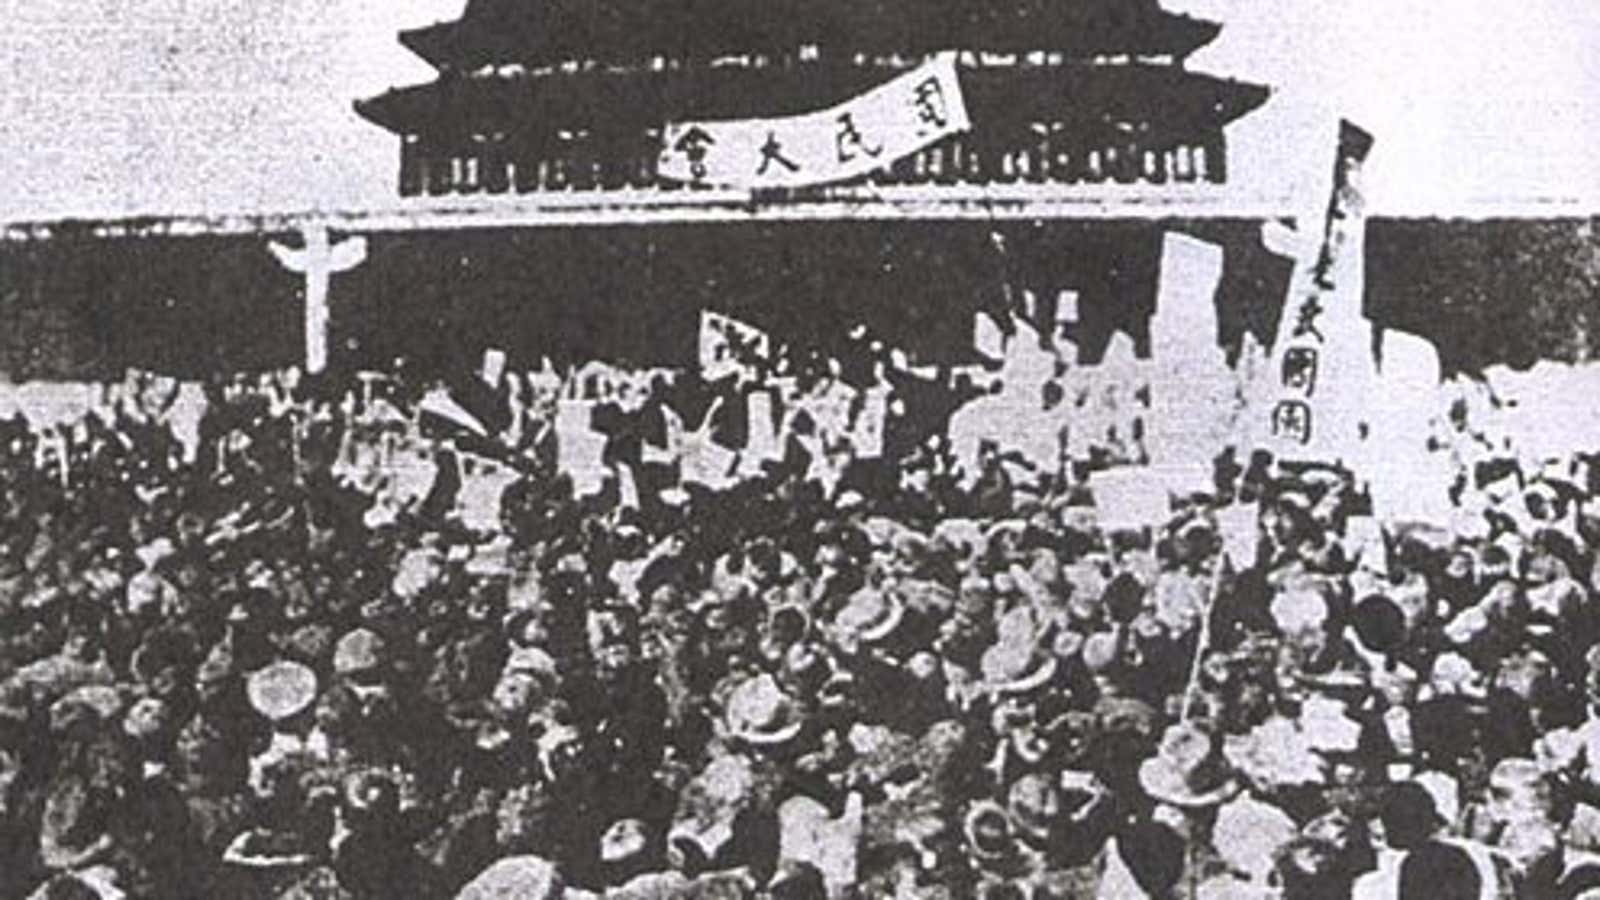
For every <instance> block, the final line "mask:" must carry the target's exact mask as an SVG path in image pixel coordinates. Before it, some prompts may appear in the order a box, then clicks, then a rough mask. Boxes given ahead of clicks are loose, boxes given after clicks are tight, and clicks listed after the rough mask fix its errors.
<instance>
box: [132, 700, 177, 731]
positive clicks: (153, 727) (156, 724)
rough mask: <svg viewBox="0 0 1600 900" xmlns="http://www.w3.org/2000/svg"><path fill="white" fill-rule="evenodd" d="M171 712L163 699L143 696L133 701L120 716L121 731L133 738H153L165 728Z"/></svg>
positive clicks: (169, 722)
mask: <svg viewBox="0 0 1600 900" xmlns="http://www.w3.org/2000/svg"><path fill="white" fill-rule="evenodd" d="M171 721H172V713H171V710H170V709H168V707H167V704H166V702H165V701H163V700H161V699H159V698H156V697H144V698H141V699H139V700H137V701H135V702H134V704H133V706H132V707H130V708H129V709H128V712H127V713H126V714H125V715H124V716H123V717H122V731H123V733H124V734H126V735H128V737H131V738H134V739H144V738H153V737H155V736H157V735H159V734H162V733H164V732H165V731H166V730H167V727H168V725H170V724H171Z"/></svg>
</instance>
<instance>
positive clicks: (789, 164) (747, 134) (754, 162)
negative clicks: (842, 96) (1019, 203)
mask: <svg viewBox="0 0 1600 900" xmlns="http://www.w3.org/2000/svg"><path fill="white" fill-rule="evenodd" d="M955 60H956V55H955V53H954V52H945V53H941V54H939V55H938V56H936V57H934V58H933V59H931V60H929V61H928V62H926V63H923V64H922V65H920V66H918V67H917V68H915V69H912V70H911V71H910V72H907V73H905V74H904V75H901V76H899V77H897V78H895V79H894V80H892V81H889V82H887V83H885V84H881V85H879V86H878V87H875V88H873V89H872V90H870V91H867V92H866V93H864V94H862V95H860V96H858V97H855V98H853V99H851V100H849V101H847V102H845V103H841V104H839V105H838V106H835V107H832V108H830V109H826V110H822V111H820V112H812V113H807V114H805V115H799V116H789V117H786V118H780V119H736V120H721V121H710V122H682V123H676V124H670V125H668V126H667V128H666V133H665V135H664V136H663V137H664V141H663V143H664V146H663V148H662V152H661V165H660V169H659V174H660V176H661V177H662V178H667V179H671V180H673V181H683V182H688V183H691V184H706V185H714V186H717V187H734V188H763V187H802V186H805V185H813V184H827V183H829V182H835V181H845V180H848V179H851V178H857V177H860V176H862V175H865V174H867V173H868V172H871V171H873V170H874V169H879V168H882V167H884V166H888V165H890V164H891V163H893V162H895V161H896V160H899V159H903V158H904V157H906V156H909V155H911V154H913V153H916V152H917V151H919V150H921V149H923V148H925V147H927V146H928V145H930V144H933V143H934V142H936V141H938V140H940V139H942V138H944V137H945V136H947V135H951V134H956V133H958V132H962V131H966V130H967V129H968V128H970V127H971V123H970V121H969V120H968V119H967V108H966V104H965V102H964V101H963V100H962V97H961V83H960V81H959V80H958V79H957V78H956V67H955Z"/></svg>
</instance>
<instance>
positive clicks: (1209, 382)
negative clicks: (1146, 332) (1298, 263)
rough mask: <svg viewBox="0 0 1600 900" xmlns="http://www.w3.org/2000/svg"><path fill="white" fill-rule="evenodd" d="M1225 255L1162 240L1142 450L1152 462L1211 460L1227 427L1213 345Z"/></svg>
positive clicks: (1176, 239) (1218, 356)
mask: <svg viewBox="0 0 1600 900" xmlns="http://www.w3.org/2000/svg"><path fill="white" fill-rule="evenodd" d="M1221 280H1222V248H1221V247H1218V246H1216V245H1215V244H1210V243H1207V242H1205V241H1201V240H1196V239H1195V238H1192V237H1188V236H1187V235H1182V234H1168V235H1166V236H1165V238H1163V241H1162V251H1161V279H1160V287H1159V289H1158V290H1159V293H1158V296H1157V299H1156V314H1155V316H1154V317H1152V318H1151V320H1150V344H1151V351H1152V355H1153V356H1154V366H1155V371H1156V377H1155V378H1154V379H1153V384H1152V391H1151V393H1152V397H1151V405H1152V409H1151V415H1150V418H1149V424H1150V428H1149V429H1148V432H1147V434H1146V438H1145V445H1146V447H1147V449H1148V450H1149V451H1150V460H1151V462H1153V463H1155V464H1157V465H1160V464H1164V463H1168V462H1173V461H1176V460H1179V459H1194V458H1197V457H1198V458H1209V457H1211V456H1213V455H1215V453H1216V451H1217V450H1220V449H1221V445H1222V444H1223V443H1224V442H1225V440H1226V438H1227V435H1226V434H1225V433H1218V432H1219V430H1220V429H1219V427H1218V426H1219V425H1221V424H1225V423H1226V421H1227V415H1226V410H1225V409H1222V408H1220V406H1219V404H1220V401H1221V398H1222V396H1223V392H1222V391H1221V390H1219V387H1220V385H1221V384H1223V383H1224V382H1225V381H1226V380H1227V378H1228V369H1227V360H1226V358H1225V356H1224V355H1223V352H1222V348H1221V346H1220V345H1219V343H1218V341H1217V307H1216V299H1215V294H1216V290H1217V285H1218V283H1219V282H1220V281H1221Z"/></svg>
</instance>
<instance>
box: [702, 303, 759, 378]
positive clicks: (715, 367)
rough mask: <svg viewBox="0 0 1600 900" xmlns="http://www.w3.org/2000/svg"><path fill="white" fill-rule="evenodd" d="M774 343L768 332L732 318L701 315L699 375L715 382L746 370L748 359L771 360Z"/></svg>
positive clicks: (704, 311) (705, 311)
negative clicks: (743, 369)
mask: <svg viewBox="0 0 1600 900" xmlns="http://www.w3.org/2000/svg"><path fill="white" fill-rule="evenodd" d="M771 354H772V340H771V338H769V337H768V336H767V333H766V332H765V331H762V330H761V329H759V328H757V327H755V326H754V325H750V324H747V323H745V322H741V321H739V320H738V319H735V318H733V317H732V316H725V315H723V314H721V313H717V312H712V311H710V310H701V312H700V373H701V375H703V376H704V377H705V379H706V380H707V381H716V380H718V379H720V378H724V377H726V376H728V375H732V374H734V373H736V372H738V371H739V370H740V369H742V368H744V367H745V365H746V362H747V360H749V359H751V358H756V359H771Z"/></svg>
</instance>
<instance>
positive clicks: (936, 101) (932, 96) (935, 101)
mask: <svg viewBox="0 0 1600 900" xmlns="http://www.w3.org/2000/svg"><path fill="white" fill-rule="evenodd" d="M911 102H912V105H913V106H914V107H915V108H916V112H917V121H918V122H920V123H921V124H922V125H923V126H930V125H931V126H933V127H934V128H943V127H945V125H947V124H948V123H949V111H948V110H947V109H946V107H945V102H944V86H943V85H942V84H940V82H939V79H938V78H927V79H925V80H923V81H921V82H919V83H918V84H917V88H916V93H915V94H914V95H913V99H912V101H911Z"/></svg>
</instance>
